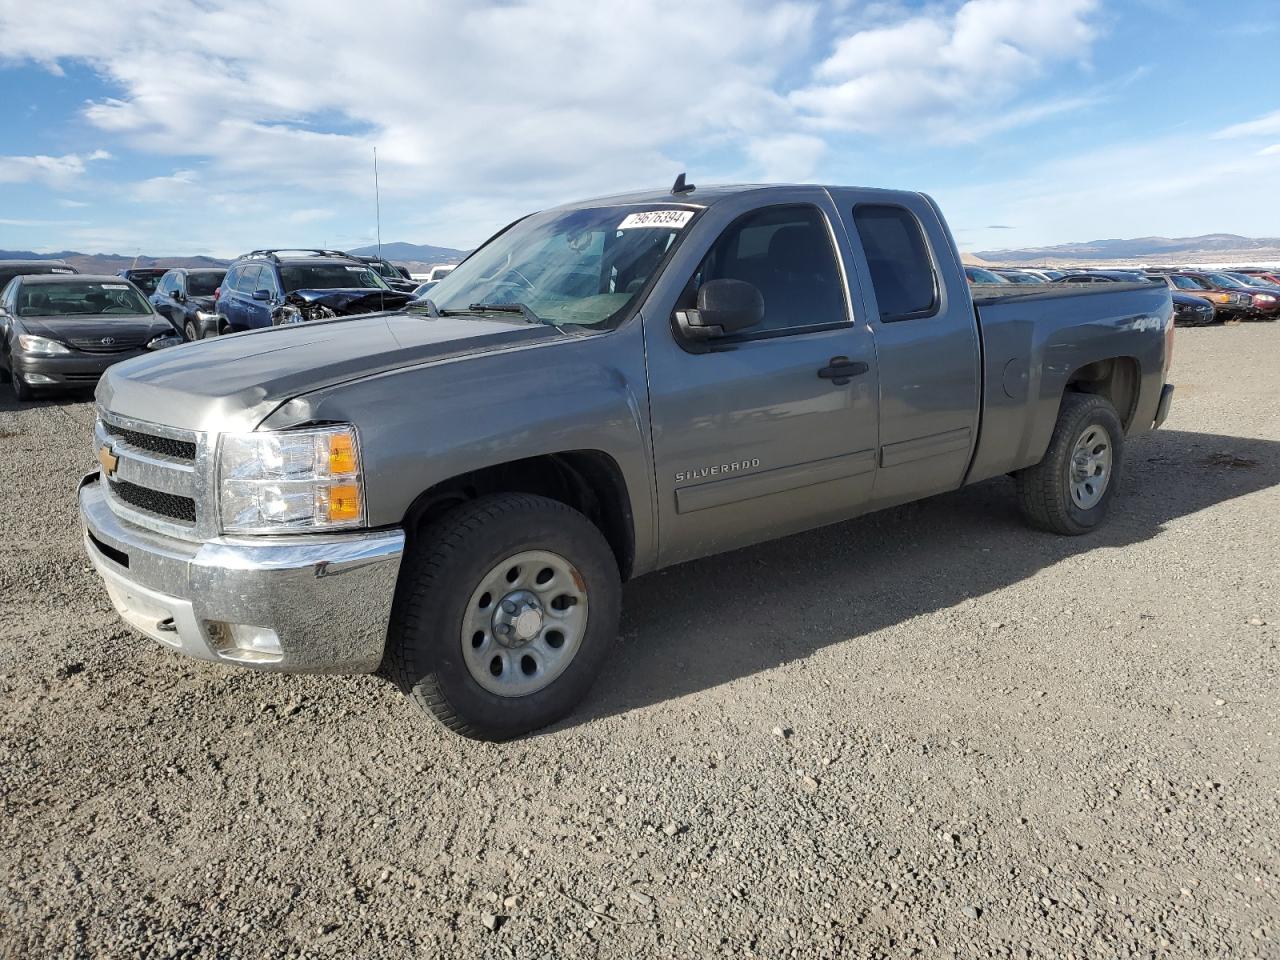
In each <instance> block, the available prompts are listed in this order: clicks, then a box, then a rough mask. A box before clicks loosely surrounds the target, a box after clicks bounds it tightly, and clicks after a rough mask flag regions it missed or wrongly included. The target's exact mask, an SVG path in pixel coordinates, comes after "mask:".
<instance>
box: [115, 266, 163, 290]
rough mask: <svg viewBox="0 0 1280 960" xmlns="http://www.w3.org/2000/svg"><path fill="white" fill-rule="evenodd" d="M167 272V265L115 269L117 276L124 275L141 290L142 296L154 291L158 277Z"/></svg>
mask: <svg viewBox="0 0 1280 960" xmlns="http://www.w3.org/2000/svg"><path fill="white" fill-rule="evenodd" d="M168 272H169V268H168V267H130V268H129V269H128V270H117V271H116V276H117V277H124V278H125V279H126V280H128V281H129V282H130V283H132V284H133V285H134V286H135V287H137V288H138V289H139V290H141V291H142V295H143V296H144V297H149V296H151V295H152V294H153V293H155V292H156V286H157V284H159V283H160V278H161V277H163V276H164V275H165V274H166V273H168Z"/></svg>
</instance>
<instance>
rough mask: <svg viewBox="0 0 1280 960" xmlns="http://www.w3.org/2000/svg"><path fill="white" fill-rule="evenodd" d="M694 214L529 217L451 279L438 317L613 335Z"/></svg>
mask: <svg viewBox="0 0 1280 960" xmlns="http://www.w3.org/2000/svg"><path fill="white" fill-rule="evenodd" d="M695 215H696V211H694V210H691V209H687V208H684V209H682V208H678V207H671V206H666V207H661V206H655V205H647V206H625V207H593V208H587V209H574V210H550V211H546V212H544V213H538V214H534V215H533V216H531V217H528V218H526V219H524V220H521V221H520V222H519V223H517V224H516V225H515V226H513V227H511V228H510V229H509V230H507V231H506V232H505V233H503V234H501V235H500V236H498V237H497V238H495V239H494V240H493V241H491V242H490V243H489V244H488V245H486V246H485V247H483V248H481V249H480V250H478V251H476V252H475V253H474V254H472V256H471V257H470V259H468V260H467V261H466V262H464V263H463V264H461V265H460V266H459V267H458V268H457V269H455V270H453V271H452V272H451V273H449V275H448V276H446V277H445V278H444V279H442V280H441V281H440V283H439V284H438V285H437V286H436V287H435V289H433V290H432V291H431V300H432V302H433V303H434V304H435V305H436V307H437V308H438V309H439V310H440V311H441V312H442V313H461V314H467V313H485V312H487V310H488V309H499V310H501V308H502V307H506V308H507V310H505V311H503V312H513V311H512V308H519V311H520V313H522V314H523V315H524V316H525V317H526V319H534V320H537V321H538V322H541V323H549V324H554V325H557V326H558V325H561V324H575V325H582V326H587V327H590V328H593V329H611V328H613V327H615V326H617V324H618V323H620V322H621V321H622V319H623V318H624V316H625V315H626V311H627V309H628V308H629V307H630V306H631V305H632V303H633V302H634V301H635V299H636V297H637V296H639V294H640V292H641V291H642V290H643V289H644V288H645V286H646V285H647V284H648V282H649V280H650V279H651V278H652V277H654V276H656V275H657V273H658V270H659V269H660V268H661V266H662V264H663V262H664V260H665V258H666V257H667V255H668V254H669V253H670V252H671V251H672V250H674V249H675V247H676V245H677V243H678V242H679V240H680V236H681V234H682V233H683V231H684V230H685V229H686V228H687V227H688V225H689V223H690V222H691V221H692V220H693V218H694V216H695Z"/></svg>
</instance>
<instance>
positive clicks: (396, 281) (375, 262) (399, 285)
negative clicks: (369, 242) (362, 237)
mask: <svg viewBox="0 0 1280 960" xmlns="http://www.w3.org/2000/svg"><path fill="white" fill-rule="evenodd" d="M357 259H358V260H360V261H361V262H362V263H367V264H368V265H369V268H370V269H371V270H373V271H374V272H375V273H376V274H377V275H378V276H380V277H381V278H382V279H383V280H385V281H386V284H387V286H389V287H390V288H391V289H392V290H399V291H400V292H401V293H412V292H413V288H414V287H416V286H417V285H418V282H417V281H416V280H414V279H413V278H411V277H410V276H409V271H408V270H405V269H404V268H403V267H398V266H396V265H395V264H394V263H391V262H390V261H389V260H382V259H380V258H378V257H357Z"/></svg>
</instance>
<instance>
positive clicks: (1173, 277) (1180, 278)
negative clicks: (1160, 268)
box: [1147, 272, 1250, 323]
mask: <svg viewBox="0 0 1280 960" xmlns="http://www.w3.org/2000/svg"><path fill="white" fill-rule="evenodd" d="M1147 276H1148V277H1149V278H1151V279H1152V280H1154V281H1157V282H1163V283H1165V284H1166V285H1167V286H1169V287H1170V288H1171V289H1172V290H1173V291H1174V292H1175V293H1182V294H1186V295H1188V296H1193V297H1199V298H1200V299H1202V300H1204V301H1205V302H1207V303H1210V304H1212V305H1213V316H1214V320H1215V321H1218V322H1222V323H1226V322H1227V321H1236V320H1239V319H1241V318H1242V317H1243V316H1244V315H1245V313H1246V312H1247V311H1248V310H1249V309H1250V306H1249V303H1248V302H1247V301H1246V299H1245V298H1244V297H1243V296H1240V295H1238V294H1235V293H1228V292H1225V291H1220V290H1214V289H1212V288H1211V287H1210V285H1209V283H1208V282H1207V281H1201V280H1197V279H1196V278H1195V277H1192V276H1188V275H1186V274H1181V273H1166V272H1154V273H1148V274H1147Z"/></svg>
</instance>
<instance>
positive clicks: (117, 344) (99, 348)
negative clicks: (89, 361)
mask: <svg viewBox="0 0 1280 960" xmlns="http://www.w3.org/2000/svg"><path fill="white" fill-rule="evenodd" d="M103 340H111V341H112V342H111V343H103V342H102V341H103ZM146 340H147V338H146V336H145V335H143V336H138V335H134V336H128V337H126V336H116V337H72V338H71V340H70V342H71V345H72V346H73V347H75V348H76V349H77V350H83V351H84V352H85V353H127V352H128V351H130V350H137V349H138V348H139V347H141V346H143V345H144V344H145V343H146Z"/></svg>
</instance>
